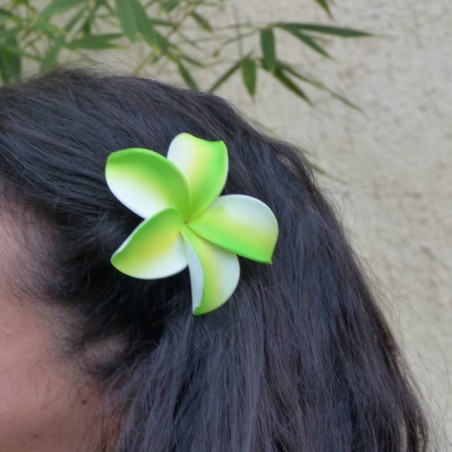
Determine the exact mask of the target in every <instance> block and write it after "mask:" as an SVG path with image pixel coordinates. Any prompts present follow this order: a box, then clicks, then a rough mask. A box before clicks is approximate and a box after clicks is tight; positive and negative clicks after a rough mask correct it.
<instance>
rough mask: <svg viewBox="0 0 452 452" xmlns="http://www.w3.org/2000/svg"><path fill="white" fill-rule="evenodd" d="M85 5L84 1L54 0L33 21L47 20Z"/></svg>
mask: <svg viewBox="0 0 452 452" xmlns="http://www.w3.org/2000/svg"><path fill="white" fill-rule="evenodd" d="M83 3H85V0H54V1H53V2H52V3H51V4H50V5H49V6H47V7H46V8H44V9H43V10H42V11H41V12H40V13H39V14H38V15H37V16H36V18H35V21H36V22H38V21H40V20H45V19H48V18H49V17H51V16H54V15H55V14H60V13H63V12H64V11H67V10H69V9H72V8H74V7H76V6H79V5H81V4H83Z"/></svg>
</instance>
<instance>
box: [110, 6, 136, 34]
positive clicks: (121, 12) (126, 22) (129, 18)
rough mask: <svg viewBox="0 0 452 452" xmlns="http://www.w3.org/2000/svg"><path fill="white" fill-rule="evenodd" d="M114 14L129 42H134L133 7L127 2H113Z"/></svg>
mask: <svg viewBox="0 0 452 452" xmlns="http://www.w3.org/2000/svg"><path fill="white" fill-rule="evenodd" d="M115 2H116V13H117V15H118V17H119V22H120V23H121V28H122V30H123V32H124V34H125V35H126V36H127V37H128V38H129V41H130V42H135V40H136V32H137V23H136V20H135V10H134V8H133V5H132V3H131V2H130V1H128V0H115Z"/></svg>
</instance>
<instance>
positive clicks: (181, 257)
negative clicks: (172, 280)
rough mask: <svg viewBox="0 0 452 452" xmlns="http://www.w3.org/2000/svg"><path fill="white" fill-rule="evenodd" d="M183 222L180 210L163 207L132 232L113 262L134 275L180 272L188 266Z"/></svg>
mask: <svg viewBox="0 0 452 452" xmlns="http://www.w3.org/2000/svg"><path fill="white" fill-rule="evenodd" d="M182 225H183V218H182V216H181V214H180V213H179V212H178V211H177V210H175V209H173V208H168V209H165V210H162V211H160V212H159V213H157V214H156V215H154V216H153V217H151V218H148V219H147V220H145V221H143V222H142V223H141V224H140V225H139V226H138V227H137V228H136V229H135V230H134V231H133V232H132V234H131V235H130V236H129V237H128V238H127V240H126V241H125V242H124V243H123V244H122V245H121V246H120V247H119V248H118V250H117V251H116V252H115V253H114V254H113V256H112V258H111V263H112V264H113V266H114V267H116V268H117V269H118V270H119V271H121V272H122V273H125V274H126V275H129V276H133V277H134V278H141V279H157V278H164V277H166V276H170V275H174V274H175V273H179V272H180V271H182V270H183V269H184V268H185V267H186V266H187V255H186V252H185V246H184V240H183V238H182V236H181V234H180V229H181V227H182Z"/></svg>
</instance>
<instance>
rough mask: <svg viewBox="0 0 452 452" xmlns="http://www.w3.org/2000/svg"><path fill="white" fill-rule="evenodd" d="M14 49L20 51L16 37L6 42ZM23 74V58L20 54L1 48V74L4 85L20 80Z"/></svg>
mask: <svg viewBox="0 0 452 452" xmlns="http://www.w3.org/2000/svg"><path fill="white" fill-rule="evenodd" d="M6 44H7V45H8V46H10V47H11V48H12V49H18V44H17V39H16V37H15V36H13V37H10V38H9V40H8V41H7V42H6ZM21 72H22V58H21V56H20V54H19V52H15V51H11V50H10V49H8V48H0V73H1V75H2V79H3V82H4V83H10V82H15V81H18V80H20V77H21Z"/></svg>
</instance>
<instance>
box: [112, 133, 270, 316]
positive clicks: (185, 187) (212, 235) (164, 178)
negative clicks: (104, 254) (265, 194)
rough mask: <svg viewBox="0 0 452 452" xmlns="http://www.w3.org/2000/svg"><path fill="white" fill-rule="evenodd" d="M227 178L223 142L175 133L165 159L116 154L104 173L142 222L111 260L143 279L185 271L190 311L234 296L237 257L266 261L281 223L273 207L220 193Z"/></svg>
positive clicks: (135, 151) (136, 152)
mask: <svg viewBox="0 0 452 452" xmlns="http://www.w3.org/2000/svg"><path fill="white" fill-rule="evenodd" d="M227 173H228V153H227V149H226V146H225V144H224V143H223V142H222V141H206V140H202V139H200V138H196V137H194V136H192V135H190V134H188V133H181V134H179V135H177V136H176V137H175V138H174V139H173V140H172V142H171V144H170V147H169V150H168V155H167V157H164V156H162V155H160V154H158V153H157V152H154V151H150V150H148V149H141V148H131V149H124V150H121V151H116V152H113V153H112V154H110V155H109V157H108V159H107V164H106V168H105V175H106V180H107V184H108V186H109V188H110V190H111V191H112V192H113V194H114V195H115V196H116V198H118V200H119V201H121V203H122V204H124V205H125V206H126V207H128V208H129V209H130V210H132V211H133V212H134V213H136V214H137V215H139V216H140V217H142V218H144V221H143V222H142V223H140V224H139V225H138V226H137V228H136V229H135V230H134V231H133V232H132V233H131V234H130V236H129V237H128V238H127V239H126V240H125V241H124V242H123V244H122V245H121V246H120V247H119V248H118V249H117V250H116V251H115V253H114V254H113V256H112V258H111V263H112V264H113V266H114V267H115V268H116V269H118V270H119V271H120V272H122V273H125V274H126V275H129V276H132V277H135V278H141V279H159V278H164V277H167V276H170V275H174V274H176V273H179V272H180V271H182V270H184V269H185V268H186V267H187V266H188V268H189V271H190V280H191V292H192V309H193V314H195V315H199V314H205V313H207V312H210V311H212V310H214V309H216V308H218V307H219V306H221V305H222V304H223V303H225V302H226V301H227V300H228V299H229V298H230V296H231V295H232V293H233V292H234V291H235V289H236V287H237V284H238V281H239V277H240V266H239V261H238V258H237V256H241V257H245V258H248V259H252V260H255V261H258V262H262V263H271V257H272V254H273V250H274V248H275V245H276V240H277V236H278V223H277V221H276V218H275V216H274V214H273V212H272V211H271V210H270V208H269V207H268V206H267V205H266V204H264V203H263V202H261V201H259V200H258V199H256V198H252V197H250V196H245V195H225V196H220V193H221V192H222V190H223V187H224V185H225V183H226V178H227Z"/></svg>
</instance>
